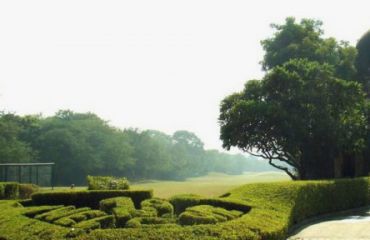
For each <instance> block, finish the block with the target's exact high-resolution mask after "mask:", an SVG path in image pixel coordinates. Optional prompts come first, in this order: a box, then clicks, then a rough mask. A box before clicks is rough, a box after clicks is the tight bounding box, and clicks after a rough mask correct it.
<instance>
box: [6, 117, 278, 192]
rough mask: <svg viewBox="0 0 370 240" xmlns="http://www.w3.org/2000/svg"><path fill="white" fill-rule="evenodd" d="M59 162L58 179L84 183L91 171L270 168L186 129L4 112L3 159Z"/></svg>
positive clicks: (162, 175)
mask: <svg viewBox="0 0 370 240" xmlns="http://www.w3.org/2000/svg"><path fill="white" fill-rule="evenodd" d="M16 162H55V163H56V171H55V180H56V183H57V184H59V185H66V184H72V183H74V184H84V183H85V178H86V176H87V175H110V176H126V177H128V178H129V179H130V180H142V179H175V180H181V179H184V178H187V177H194V176H201V175H205V174H207V173H208V172H210V171H216V172H224V173H228V174H240V173H242V172H243V171H260V170H271V168H270V167H269V166H268V165H266V164H264V163H261V162H260V161H258V160H256V159H252V158H249V159H247V158H246V157H245V156H243V155H240V154H237V155H231V154H225V153H221V152H218V151H216V150H205V149H204V144H203V142H202V141H201V140H200V139H199V138H198V137H197V136H196V135H195V134H194V133H191V132H188V131H177V132H175V133H174V134H173V135H172V136H171V135H167V134H165V133H162V132H159V131H154V130H145V131H141V130H138V129H124V130H121V129H118V128H115V127H112V126H110V125H109V124H108V122H107V121H104V120H102V119H101V118H99V117H98V116H97V115H95V114H93V113H74V112H72V111H68V110H66V111H59V112H58V113H56V114H55V115H54V116H51V117H47V118H44V117H42V116H38V115H36V116H18V115H15V114H11V113H2V114H1V115H0V163H16Z"/></svg>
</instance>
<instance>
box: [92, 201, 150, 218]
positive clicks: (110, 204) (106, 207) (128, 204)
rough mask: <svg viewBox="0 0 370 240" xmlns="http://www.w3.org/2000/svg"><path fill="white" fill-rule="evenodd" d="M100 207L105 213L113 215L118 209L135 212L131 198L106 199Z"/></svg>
mask: <svg viewBox="0 0 370 240" xmlns="http://www.w3.org/2000/svg"><path fill="white" fill-rule="evenodd" d="M144 201H146V200H144ZM99 206H100V210H101V211H104V212H106V213H108V214H112V212H113V209H114V208H116V207H120V208H123V209H126V210H127V211H133V210H135V206H134V203H133V202H132V199H131V198H129V197H115V198H108V199H104V200H101V201H100V203H99Z"/></svg>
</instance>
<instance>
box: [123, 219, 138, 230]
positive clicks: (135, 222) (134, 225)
mask: <svg viewBox="0 0 370 240" xmlns="http://www.w3.org/2000/svg"><path fill="white" fill-rule="evenodd" d="M140 221H141V219H140V218H133V219H131V220H129V221H128V222H127V223H126V226H125V227H127V228H139V227H141V222H140Z"/></svg>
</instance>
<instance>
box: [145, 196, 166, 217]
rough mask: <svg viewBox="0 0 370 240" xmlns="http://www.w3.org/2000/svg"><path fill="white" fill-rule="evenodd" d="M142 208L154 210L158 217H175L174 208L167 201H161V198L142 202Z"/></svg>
mask: <svg viewBox="0 0 370 240" xmlns="http://www.w3.org/2000/svg"><path fill="white" fill-rule="evenodd" d="M141 208H142V209H145V208H154V209H155V210H156V211H157V213H158V216H163V215H165V214H168V215H173V206H172V204H171V203H169V202H168V201H167V200H164V199H159V198H152V199H147V200H144V201H142V202H141Z"/></svg>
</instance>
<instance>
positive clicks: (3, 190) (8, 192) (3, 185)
mask: <svg viewBox="0 0 370 240" xmlns="http://www.w3.org/2000/svg"><path fill="white" fill-rule="evenodd" d="M18 196H19V184H18V183H16V182H0V199H17V198H18Z"/></svg>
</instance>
